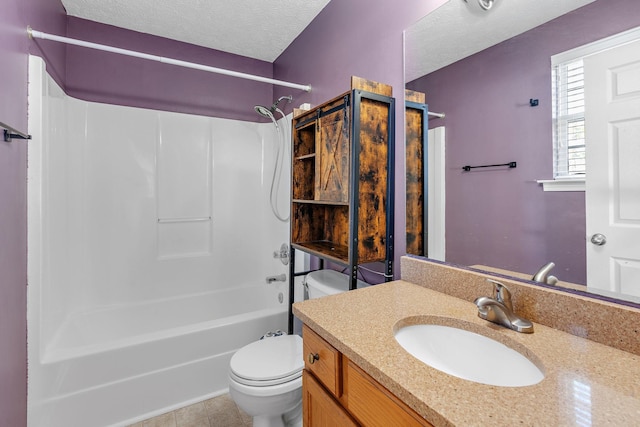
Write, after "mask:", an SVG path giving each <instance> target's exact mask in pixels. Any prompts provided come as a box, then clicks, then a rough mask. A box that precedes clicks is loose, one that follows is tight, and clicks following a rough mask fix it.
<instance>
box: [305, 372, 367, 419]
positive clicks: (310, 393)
mask: <svg viewBox="0 0 640 427" xmlns="http://www.w3.org/2000/svg"><path fill="white" fill-rule="evenodd" d="M302 413H303V425H304V426H305V427H356V426H357V424H356V423H355V422H354V421H353V420H352V419H351V417H350V416H349V414H347V412H346V411H345V410H344V409H342V407H341V406H340V405H339V404H338V403H337V402H336V401H335V400H334V399H333V398H332V397H331V395H329V393H327V392H326V391H325V389H324V388H322V386H321V385H320V384H319V383H318V382H317V381H316V379H315V378H314V377H313V375H312V374H310V373H309V372H307V371H306V370H305V371H303V372H302Z"/></svg>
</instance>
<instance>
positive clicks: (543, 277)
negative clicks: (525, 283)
mask: <svg viewBox="0 0 640 427" xmlns="http://www.w3.org/2000/svg"><path fill="white" fill-rule="evenodd" d="M555 266H556V265H555V264H554V263H552V262H549V263H547V264H545V265H543V266H542V267H540V269H539V270H538V271H537V272H536V274H534V275H533V277H532V278H531V280H533V281H534V282H541V283H546V284H547V285H555V284H556V283H558V278H557V277H556V276H550V275H549V273H550V272H551V269H552V268H553V267H555Z"/></svg>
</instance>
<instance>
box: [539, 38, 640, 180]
mask: <svg viewBox="0 0 640 427" xmlns="http://www.w3.org/2000/svg"><path fill="white" fill-rule="evenodd" d="M638 39H640V27H638V28H633V29H631V30H628V31H625V32H622V33H620V34H616V35H613V36H611V37H607V38H605V39H602V40H597V41H595V42H593V43H589V44H586V45H584V46H580V47H577V48H575V49H571V50H568V51H566V52H562V53H558V54H556V55H553V56H552V57H551V66H552V77H553V82H552V83H553V84H552V92H553V179H541V180H538V182H539V183H540V184H542V185H543V189H544V191H584V189H585V184H584V183H585V177H586V175H587V159H586V137H587V135H586V133H585V110H586V109H587V108H588V106H586V105H585V97H584V85H585V82H584V64H583V58H586V57H587V56H589V55H593V54H595V53H598V52H602V51H603V50H605V49H609V48H613V47H616V46H620V45H621V44H624V43H629V42H632V41H635V40H638Z"/></svg>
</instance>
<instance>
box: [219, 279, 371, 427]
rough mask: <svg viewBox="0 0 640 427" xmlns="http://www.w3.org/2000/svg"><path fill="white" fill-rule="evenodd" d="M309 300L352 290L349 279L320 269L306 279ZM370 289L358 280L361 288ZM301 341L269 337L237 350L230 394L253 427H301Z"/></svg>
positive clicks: (231, 367)
mask: <svg viewBox="0 0 640 427" xmlns="http://www.w3.org/2000/svg"><path fill="white" fill-rule="evenodd" d="M305 283H306V286H307V288H308V290H309V298H310V299H313V298H320V297H323V296H326V295H333V294H338V293H341V292H345V291H347V290H348V289H349V278H348V277H347V276H346V275H344V274H342V273H339V272H337V271H334V270H318V271H313V272H311V273H309V274H307V276H306V278H305ZM367 286H369V285H368V284H367V283H364V282H361V281H358V288H361V287H367ZM303 369H304V360H303V356H302V338H301V337H300V336H298V335H279V336H270V337H265V338H263V339H260V340H259V341H255V342H252V343H251V344H248V345H246V346H244V347H242V348H241V349H240V350H238V351H237V352H236V353H235V354H234V355H233V357H231V361H230V362H229V394H230V395H231V398H232V399H233V400H234V401H235V402H236V404H237V405H238V406H239V407H240V408H241V409H242V410H243V411H245V412H246V413H247V414H249V415H251V416H252V417H253V426H254V427H299V426H300V427H301V426H302V370H303Z"/></svg>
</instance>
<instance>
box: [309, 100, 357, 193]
mask: <svg viewBox="0 0 640 427" xmlns="http://www.w3.org/2000/svg"><path fill="white" fill-rule="evenodd" d="M348 116H349V108H348V107H347V106H345V108H341V109H338V110H337V111H334V112H332V113H330V114H327V115H325V116H322V117H320V118H319V119H318V130H317V132H318V135H317V139H316V144H317V145H316V177H315V179H316V188H315V190H316V191H315V195H316V200H321V201H325V202H341V203H348V202H349V168H350V162H349V145H350V144H349V118H348Z"/></svg>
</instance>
